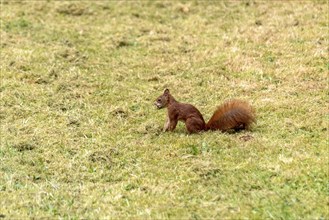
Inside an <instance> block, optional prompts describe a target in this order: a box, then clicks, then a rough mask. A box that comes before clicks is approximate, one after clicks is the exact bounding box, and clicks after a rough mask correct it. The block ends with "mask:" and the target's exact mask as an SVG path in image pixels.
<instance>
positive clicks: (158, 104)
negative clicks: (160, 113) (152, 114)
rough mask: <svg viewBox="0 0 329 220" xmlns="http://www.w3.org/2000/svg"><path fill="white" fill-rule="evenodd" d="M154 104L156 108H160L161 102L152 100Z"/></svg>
mask: <svg viewBox="0 0 329 220" xmlns="http://www.w3.org/2000/svg"><path fill="white" fill-rule="evenodd" d="M154 105H155V106H156V107H157V108H158V109H160V108H162V106H161V103H158V102H154Z"/></svg>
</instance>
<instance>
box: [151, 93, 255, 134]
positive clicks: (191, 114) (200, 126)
mask: <svg viewBox="0 0 329 220" xmlns="http://www.w3.org/2000/svg"><path fill="white" fill-rule="evenodd" d="M154 105H155V106H156V107H157V108H158V109H162V108H167V109H168V117H167V122H166V123H165V125H164V128H163V131H173V130H175V128H176V125H177V122H178V121H183V122H184V123H185V126H186V129H187V131H188V133H190V134H191V133H198V132H201V131H208V130H220V131H223V132H225V131H230V130H234V131H239V130H243V129H246V130H247V129H249V128H250V126H251V124H252V123H253V122H255V114H254V110H253V108H252V107H251V106H250V105H249V104H248V103H247V102H244V101H241V100H231V101H227V102H225V103H224V104H222V105H221V106H219V107H218V108H217V110H216V111H215V112H214V114H213V116H212V117H211V118H210V120H209V121H208V123H205V121H204V119H203V116H202V115H201V113H200V111H199V110H198V109H197V108H196V107H194V106H193V105H191V104H185V103H181V102H178V101H176V100H175V98H174V97H173V96H172V95H171V94H170V92H169V89H166V90H165V91H164V92H163V94H162V95H160V96H159V97H158V98H157V99H156V101H155V102H154Z"/></svg>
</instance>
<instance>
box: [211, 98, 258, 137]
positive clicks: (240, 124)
mask: <svg viewBox="0 0 329 220" xmlns="http://www.w3.org/2000/svg"><path fill="white" fill-rule="evenodd" d="M253 122H255V114H254V110H253V109H252V107H251V106H250V105H249V104H248V103H247V102H244V101H241V100H231V101H228V102H226V103H224V104H222V105H221V106H219V107H218V108H217V110H216V111H215V112H214V114H213V116H212V117H211V118H210V120H209V121H208V123H207V125H206V130H221V131H228V130H231V129H233V130H236V131H238V130H242V129H249V127H250V125H251V124H252V123H253Z"/></svg>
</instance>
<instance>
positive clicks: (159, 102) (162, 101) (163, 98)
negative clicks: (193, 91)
mask: <svg viewBox="0 0 329 220" xmlns="http://www.w3.org/2000/svg"><path fill="white" fill-rule="evenodd" d="M169 96H170V92H169V89H166V90H165V91H164V92H163V94H162V95H160V96H159V97H158V98H157V99H156V100H155V102H154V105H155V106H156V107H157V108H158V109H161V108H165V107H167V105H168V103H169Z"/></svg>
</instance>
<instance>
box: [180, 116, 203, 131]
mask: <svg viewBox="0 0 329 220" xmlns="http://www.w3.org/2000/svg"><path fill="white" fill-rule="evenodd" d="M185 126H186V129H187V131H188V133H190V134H193V133H198V132H201V131H203V130H204V129H205V123H204V122H202V121H201V120H198V119H195V118H188V119H187V120H186V121H185Z"/></svg>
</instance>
